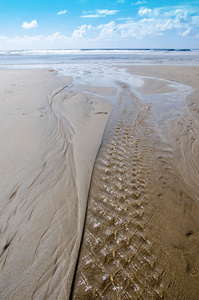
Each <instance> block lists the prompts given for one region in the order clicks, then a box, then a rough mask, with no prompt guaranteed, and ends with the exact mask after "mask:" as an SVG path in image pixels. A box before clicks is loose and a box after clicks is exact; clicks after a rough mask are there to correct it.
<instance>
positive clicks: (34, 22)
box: [22, 20, 38, 29]
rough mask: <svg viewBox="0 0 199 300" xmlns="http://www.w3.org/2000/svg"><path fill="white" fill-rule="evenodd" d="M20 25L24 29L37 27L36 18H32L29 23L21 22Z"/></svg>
mask: <svg viewBox="0 0 199 300" xmlns="http://www.w3.org/2000/svg"><path fill="white" fill-rule="evenodd" d="M22 27H23V28H25V29H30V28H34V27H38V24H37V20H33V21H32V22H30V23H27V22H23V25H22Z"/></svg>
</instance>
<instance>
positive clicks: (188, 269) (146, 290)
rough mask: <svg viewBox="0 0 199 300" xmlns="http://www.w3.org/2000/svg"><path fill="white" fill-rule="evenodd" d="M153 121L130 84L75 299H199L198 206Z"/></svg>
mask: <svg viewBox="0 0 199 300" xmlns="http://www.w3.org/2000/svg"><path fill="white" fill-rule="evenodd" d="M151 117H152V115H151V113H150V106H143V105H142V104H141V103H140V101H139V100H138V99H136V98H135V97H134V96H133V95H132V94H131V93H130V92H129V90H128V88H127V87H123V92H122V94H121V99H120V102H119V104H118V106H117V108H116V109H115V110H114V112H113V114H112V116H111V118H110V120H109V123H108V126H107V128H106V131H105V135H104V139H103V143H102V146H101V149H100V151H99V154H98V157H97V160H96V163H95V166H94V171H93V177H92V182H91V188H90V195H89V200H88V211H87V217H86V223H85V231H84V236H83V241H82V247H81V252H80V257H79V262H78V266H77V272H76V275H75V279H74V285H73V290H72V295H71V299H197V298H194V297H195V295H198V291H199V290H198V285H197V280H198V273H197V274H196V271H194V270H196V269H197V264H195V265H194V264H193V260H194V257H195V254H196V251H197V247H198V246H199V245H198V242H197V244H196V240H197V236H196V232H197V228H199V226H198V225H199V222H197V220H195V219H194V218H193V216H192V215H191V212H192V211H193V207H194V210H195V209H198V206H197V205H196V204H195V202H194V196H193V195H190V191H187V190H186V187H184V185H185V184H184V182H183V180H182V178H181V177H180V176H179V175H178V174H177V173H176V171H175V170H174V167H173V166H172V149H171V147H170V146H169V145H168V144H167V143H166V142H165V141H164V140H163V139H162V138H161V137H160V136H159V135H158V133H157V132H156V131H155V128H154V124H153V121H152V118H151ZM180 205H181V206H182V208H181V206H180ZM170 211H172V212H171V213H170ZM185 219H186V222H185ZM186 224H187V225H186ZM183 226H184V227H183ZM182 227H183V228H182ZM190 228H192V229H190ZM189 233H190V235H189ZM192 233H193V234H192ZM190 236H192V237H191V238H192V241H191V239H190ZM194 236H195V238H193V237H194ZM190 243H192V245H191V244H190ZM194 245H195V246H194ZM190 247H192V249H193V247H194V249H195V250H193V251H192V252H191V253H190V250H189V249H190ZM197 257H198V255H197ZM194 272H195V273H194Z"/></svg>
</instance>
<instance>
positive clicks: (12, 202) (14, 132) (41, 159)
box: [0, 65, 199, 300]
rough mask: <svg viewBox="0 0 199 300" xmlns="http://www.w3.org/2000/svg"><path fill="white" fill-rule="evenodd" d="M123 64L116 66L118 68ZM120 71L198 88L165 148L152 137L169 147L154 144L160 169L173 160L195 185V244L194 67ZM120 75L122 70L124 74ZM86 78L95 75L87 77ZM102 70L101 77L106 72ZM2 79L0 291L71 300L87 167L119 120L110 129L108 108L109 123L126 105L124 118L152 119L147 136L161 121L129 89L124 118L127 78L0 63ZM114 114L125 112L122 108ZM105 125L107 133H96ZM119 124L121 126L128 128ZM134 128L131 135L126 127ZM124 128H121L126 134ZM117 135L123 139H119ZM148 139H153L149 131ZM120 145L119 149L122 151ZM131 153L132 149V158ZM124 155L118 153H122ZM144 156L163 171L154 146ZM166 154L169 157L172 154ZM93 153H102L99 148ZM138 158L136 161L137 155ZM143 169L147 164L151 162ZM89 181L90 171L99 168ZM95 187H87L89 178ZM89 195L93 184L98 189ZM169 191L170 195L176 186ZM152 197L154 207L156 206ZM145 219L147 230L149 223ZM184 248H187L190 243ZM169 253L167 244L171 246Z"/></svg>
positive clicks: (197, 107)
mask: <svg viewBox="0 0 199 300" xmlns="http://www.w3.org/2000/svg"><path fill="white" fill-rule="evenodd" d="M120 68H121V66H118V69H120ZM122 69H126V71H127V72H128V73H130V74H133V75H139V76H149V77H156V78H162V79H166V80H169V81H174V82H175V81H177V82H180V83H183V84H186V85H189V86H192V88H194V91H193V92H192V93H191V94H190V95H189V96H188V98H187V99H186V106H185V105H184V108H183V112H182V115H180V116H179V117H178V119H177V118H176V117H175V118H174V119H173V120H171V124H170V125H169V127H168V128H169V130H168V132H169V141H168V142H169V144H170V145H168V142H166V144H167V145H166V146H165V144H164V143H163V140H161V141H160V140H158V141H157V140H154V141H156V142H154V143H157V147H159V146H158V145H159V142H160V145H163V148H164V147H165V149H167V148H168V149H169V150H168V151H167V150H160V152H161V151H162V153H163V154H161V155H163V156H165V161H166V162H162V163H164V167H165V168H167V167H169V166H171V165H172V168H174V169H175V172H176V173H175V172H174V174H178V175H177V177H178V176H179V174H180V177H179V178H180V179H179V182H180V183H179V186H181V185H182V182H183V180H184V182H186V184H188V186H189V189H190V190H191V189H192V191H191V195H192V196H190V197H191V200H189V204H186V205H188V206H189V205H190V206H191V207H195V211H196V212H195V215H194V212H191V211H190V208H186V209H187V210H188V214H189V217H187V220H190V216H192V219H193V220H194V222H195V223H194V225H193V224H192V225H191V226H192V227H194V226H195V227H194V235H193V236H192V234H191V236H192V237H191V238H192V239H194V241H196V240H197V239H196V236H197V232H196V231H197V226H199V224H198V223H197V216H196V213H197V211H198V210H197V207H198V205H199V204H198V203H197V202H196V200H193V199H196V198H198V199H199V195H198V183H197V181H198V180H197V179H198V172H199V162H198V150H197V149H198V148H197V146H198V145H199V138H198V129H199V125H198V121H199V113H198V112H199V102H198V101H197V94H198V86H197V80H198V76H199V67H187V66H186V67H183V66H180V67H176V66H175V67H174V66H162V65H161V66H153V67H151V66H139V67H138V66H135V65H133V66H128V67H127V66H126V65H125V66H124V67H123V68H122ZM184 70H186V72H185V71H184ZM111 72H113V71H111ZM87 73H88V71H86V72H85V73H84V74H83V76H86V74H87ZM121 74H123V75H124V73H121ZM90 76H91V78H92V76H93V77H94V75H92V74H91V75H90ZM103 76H105V75H104V74H102V77H103ZM0 77H1V79H2V85H1V87H0V97H1V108H2V109H1V117H2V122H1V149H0V154H1V170H2V174H1V178H2V182H1V188H2V192H3V193H2V198H1V212H0V213H1V215H0V224H1V228H2V229H1V240H2V243H1V245H2V246H1V260H0V263H1V275H0V295H1V297H3V298H7V299H9V297H10V299H11V298H13V297H15V299H20V300H21V299H31V297H32V299H37V297H44V295H45V296H46V295H47V296H48V299H51V298H52V299H54V298H55V297H59V298H60V299H68V298H69V295H70V289H71V284H72V280H73V276H74V270H75V265H76V260H77V257H78V254H79V245H80V241H81V236H82V230H83V224H84V216H85V211H86V206H87V195H88V191H89V186H90V180H91V175H92V170H93V164H94V162H95V157H96V155H97V154H98V150H99V148H100V149H101V147H100V145H101V142H102V143H103V147H102V150H100V151H107V149H106V131H107V128H109V129H108V130H112V129H113V128H114V126H115V125H114V122H115V121H114V122H113V123H112V125H108V127H107V126H106V124H107V121H108V119H109V116H110V115H111V118H110V119H109V123H111V120H112V118H114V113H112V114H111V112H112V110H113V107H114V106H116V107H117V106H118V105H119V106H121V107H123V108H122V110H123V113H124V115H123V117H124V116H126V118H127V120H126V121H127V122H128V118H134V117H135V118H137V117H136V114H137V112H138V111H139V110H140V114H141V116H142V115H143V117H144V116H145V115H146V116H148V115H149V111H150V116H151V118H152V119H151V120H152V121H151V122H152V123H153V134H152V135H154V132H155V130H156V128H157V124H156V125H154V119H153V112H151V108H150V105H151V104H150V103H148V104H147V103H145V104H144V103H142V101H140V99H138V100H136V97H134V96H133V98H132V103H133V101H135V103H134V104H130V106H129V109H130V111H131V110H132V106H131V105H135V111H133V110H132V112H131V113H132V116H130V115H128V109H127V110H125V105H127V104H128V100H126V99H128V97H129V98H131V97H132V92H131V91H129V90H128V89H129V84H128V82H127V85H126V86H125V84H124V83H120V85H119V88H118V89H117V86H111V85H110V86H109V83H107V86H102V85H101V86H97V84H96V85H94V84H92V86H90V85H89V82H86V80H85V82H83V83H78V84H76V82H75V81H73V80H72V79H71V78H69V77H63V76H57V75H56V72H51V71H50V70H43V69H42V70H2V69H1V70H0ZM95 80H96V79H95ZM105 80H106V78H105ZM147 86H150V89H151V90H150V94H151V95H152V96H153V93H154V95H155V94H157V93H158V91H159V93H160V95H161V93H162V94H164V93H165V94H166V93H169V92H172V91H173V90H172V88H169V87H167V86H166V85H163V86H159V85H154V86H151V82H150V81H149V82H148V83H147V85H145V86H143V87H139V86H138V87H136V89H137V90H139V91H141V92H142V93H143V91H144V90H143V89H145V88H146V87H147ZM148 90H149V88H148ZM126 95H128V96H126ZM118 96H120V97H119V99H118V103H117V102H115V104H114V103H111V100H110V99H114V98H118ZM125 101H127V102H125ZM125 103H127V104H125ZM128 105H129V104H128ZM113 112H114V110H113ZM118 113H119V114H120V113H121V110H120V109H119V111H118ZM112 115H113V116H112ZM138 115H139V114H138ZM147 118H148V117H147ZM116 120H117V118H116ZM118 120H119V119H118ZM124 120H125V119H124ZM129 120H130V119H129ZM138 120H139V119H138ZM147 120H148V119H147ZM116 123H117V122H116ZM138 123H139V122H138ZM149 123H150V122H149ZM111 126H112V129H111ZM128 126H129V129H128V130H130V131H131V130H132V126H134V125H133V124H131V123H130V125H128ZM104 130H105V137H104V138H103V140H102V137H103V133H104ZM125 130H127V129H126V128H125ZM147 130H148V129H147ZM125 132H126V131H125ZM133 134H134V132H132V135H133ZM139 134H140V138H139ZM144 134H145V133H144V130H143V131H141V132H140V133H139V131H138V132H136V137H137V139H138V140H139V139H141V140H142V139H144ZM124 135H125V134H124V133H123V134H122V136H124ZM122 136H120V137H119V139H122ZM109 138H110V137H109ZM153 138H154V139H155V135H154V137H153ZM162 138H163V137H162ZM104 139H105V140H104ZM126 139H127V140H128V135H126ZM163 139H165V138H163ZM115 142H116V141H115ZM148 143H149V144H150V147H151V148H150V147H149V148H150V149H152V148H153V146H152V145H151V142H150V140H148ZM107 145H108V140H107ZM111 147H112V146H111ZM132 147H133V144H132ZM144 147H147V145H146V146H144ZM103 149H105V150H103ZM13 150H14V151H13ZM123 150H124V151H125V148H124V149H123ZM147 151H148V150H147ZM130 153H131V152H129V155H132V154H130ZM154 153H155V151H154ZM116 154H117V153H116ZM118 154H119V152H118ZM120 155H121V156H122V155H123V153H120ZM147 155H149V158H150V159H149V161H153V162H154V164H155V168H156V167H157V170H158V171H157V170H156V171H154V174H158V175H157V176H161V174H160V173H158V172H160V170H159V169H158V168H159V167H158V166H159V165H158V164H159V163H158V162H156V161H155V160H154V158H153V153H151V152H150V151H149V152H148V154H147ZM97 157H98V156H97ZM154 157H155V154H154ZM170 157H172V161H171V160H170ZM98 159H99V160H100V159H101V156H100V152H99V157H98ZM104 159H105V158H104ZM145 163H146V161H145ZM137 164H138V165H139V162H137ZM160 164H161V163H160ZM147 166H148V168H149V169H150V167H151V165H150V164H149V165H147ZM117 168H118V167H115V176H117V174H119V172H120V171H121V170H119V169H120V168H121V167H120V168H119V169H117ZM99 170H101V172H102V173H101V174H100V171H99V173H98V175H97V176H98V178H100V176H102V177H103V176H106V175H103V171H104V170H103V168H102V167H99ZM176 170H177V171H176ZM94 172H95V171H94ZM172 176H173V175H172ZM172 176H171V179H166V178H167V176H166V177H165V181H167V180H168V183H167V184H168V185H169V184H171V185H172V184H173V183H172V180H175V179H174V177H172ZM94 178H96V177H95V175H94ZM141 179H142V178H141ZM96 180H97V179H96ZM98 180H99V179H98ZM100 180H101V179H100ZM147 180H148V179H147ZM113 181H114V180H113ZM102 182H103V181H102ZM110 187H111V186H110ZM94 189H95V188H94ZM157 189H158V187H155V186H153V187H152V188H151V190H150V191H146V193H148V194H149V195H151V194H150V193H152V191H156V190H157ZM91 193H93V192H92V184H91ZM95 193H96V190H94V194H95ZM154 193H156V192H154ZM159 193H160V192H159ZM186 195H187V194H186ZM170 196H171V198H172V199H173V198H174V197H175V193H174V194H170ZM186 197H187V196H186ZM186 197H185V198H186ZM181 198H182V197H181ZM186 201H188V200H187V198H186V199H185V200H182V202H180V200H179V201H178V207H179V210H180V211H181V209H182V207H183V205H185V203H186ZM154 203H155V204H154V205H156V209H157V206H158V205H160V204H157V203H156V202H154ZM190 203H191V204H190ZM161 204H162V205H163V208H164V209H166V210H167V212H168V213H169V210H168V207H167V204H166V203H163V202H162V200H161ZM168 205H170V204H168ZM172 205H174V206H172ZM172 205H171V207H172V209H174V213H173V214H172V213H171V215H170V217H171V218H174V217H176V216H177V208H176V206H175V204H172ZM172 220H173V219H172ZM161 222H162V223H161ZM161 222H160V223H161V224H162V225H161V226H163V227H164V226H165V223H164V222H165V219H164V216H163V219H162V221H161ZM172 222H174V221H172ZM180 222H181V223H180V224H181V225H179V224H178V225H177V228H179V226H184V225H183V220H181V221H180ZM186 222H188V221H186ZM186 222H185V223H186ZM150 226H152V228H153V224H151V225H150ZM156 226H157V224H156ZM163 227H162V228H163ZM185 227H186V230H185V231H186V232H188V231H190V230H192V229H187V228H188V227H189V226H188V223H187V225H186V226H185ZM160 230H161V229H160ZM187 230H188V231H187ZM163 232H164V230H163ZM190 232H191V231H190ZM153 233H154V238H155V237H156V235H157V232H156V230H155V229H153ZM169 234H170V238H171V237H172V238H173V239H174V238H175V235H176V238H177V237H178V235H179V232H178V231H175V230H174V233H172V230H171V229H170V231H169ZM172 234H173V235H172ZM161 241H162V243H163V244H164V243H165V241H164V238H163V237H162V236H161ZM168 241H169V240H168ZM186 247H187V249H188V245H186ZM194 249H196V246H195V248H194ZM167 250H168V251H170V249H169V248H168V249H167ZM194 251H195V250H193V251H192V252H194ZM168 255H169V254H168ZM186 255H187V254H186ZM195 255H196V253H195ZM158 259H159V258H158ZM190 261H191V262H190V264H191V266H192V267H193V268H192V269H194V270H196V267H195V264H196V263H194V262H193V260H192V254H191V255H190ZM22 270H23V271H22ZM12 274H13V275H12ZM16 278H17V280H16ZM80 287H81V285H80ZM53 297H54V298H53ZM85 299H86V298H85Z"/></svg>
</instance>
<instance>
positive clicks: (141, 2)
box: [131, 0, 147, 5]
mask: <svg viewBox="0 0 199 300" xmlns="http://www.w3.org/2000/svg"><path fill="white" fill-rule="evenodd" d="M145 3H147V1H145V0H141V1H137V2H135V3H134V2H132V3H131V5H141V4H145Z"/></svg>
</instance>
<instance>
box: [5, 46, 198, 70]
mask: <svg viewBox="0 0 199 300" xmlns="http://www.w3.org/2000/svg"><path fill="white" fill-rule="evenodd" d="M81 62H83V63H90V62H92V63H101V62H111V63H117V64H118V63H123V64H124V63H127V64H128V63H133V64H162V65H191V66H193V65H199V49H74V50H67V49H66V50H59V49H58V50H8V51H0V66H16V65H19V66H28V65H32V66H33V65H49V64H56V65H63V64H68V63H81Z"/></svg>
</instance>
